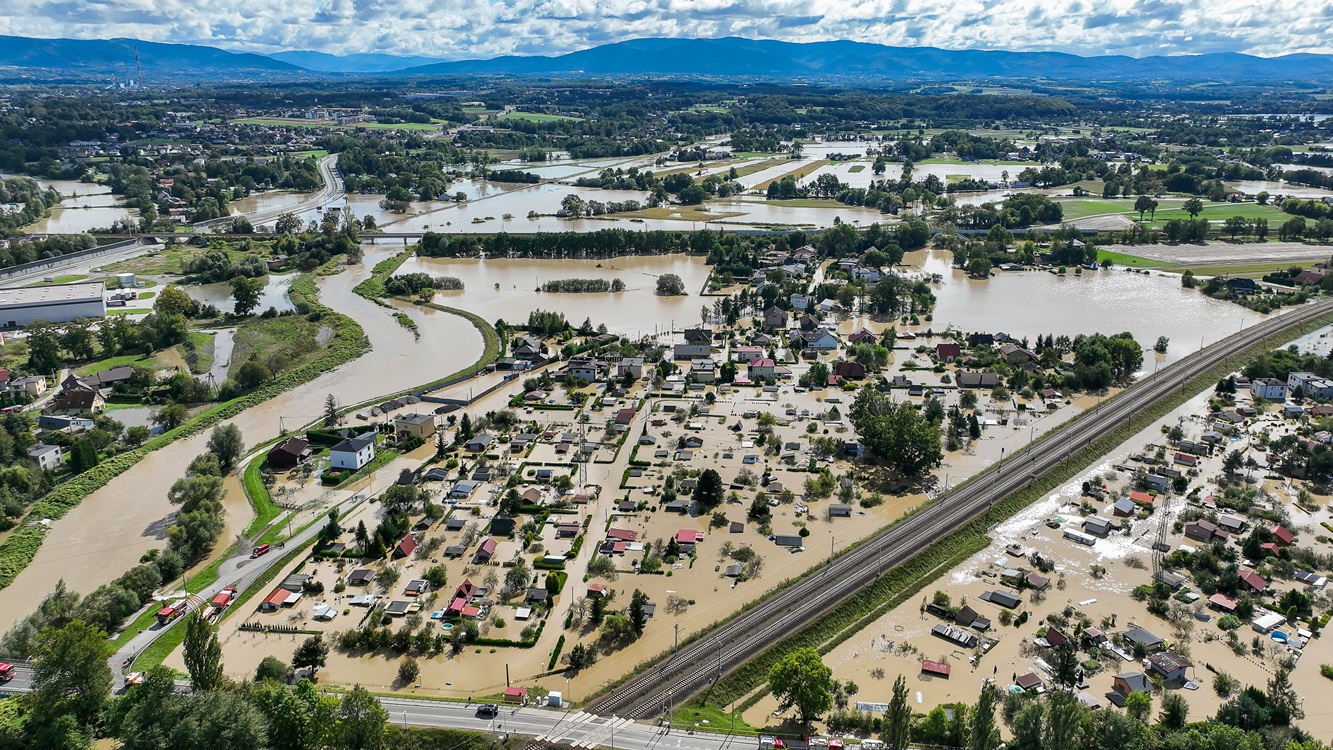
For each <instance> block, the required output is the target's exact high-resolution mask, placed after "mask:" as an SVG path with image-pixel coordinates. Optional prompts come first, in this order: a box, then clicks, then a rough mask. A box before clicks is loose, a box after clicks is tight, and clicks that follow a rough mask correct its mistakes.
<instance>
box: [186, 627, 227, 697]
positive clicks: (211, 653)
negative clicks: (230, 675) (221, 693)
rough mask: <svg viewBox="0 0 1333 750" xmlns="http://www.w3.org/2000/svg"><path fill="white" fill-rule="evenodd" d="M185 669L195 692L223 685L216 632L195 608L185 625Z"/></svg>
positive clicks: (220, 648)
mask: <svg viewBox="0 0 1333 750" xmlns="http://www.w3.org/2000/svg"><path fill="white" fill-rule="evenodd" d="M184 650H185V669H186V670H187V671H188V672H189V673H190V687H191V688H192V689H193V690H194V691H195V692H196V693H202V692H206V691H209V690H216V689H218V688H220V687H222V685H223V682H224V680H223V677H222V644H220V643H218V634H217V632H216V631H214V630H213V627H212V626H211V625H209V624H208V620H205V619H204V613H203V610H197V611H196V612H195V614H194V615H193V616H192V617H190V619H189V622H187V623H186V625H185V646H184Z"/></svg>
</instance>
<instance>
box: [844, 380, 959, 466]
mask: <svg viewBox="0 0 1333 750" xmlns="http://www.w3.org/2000/svg"><path fill="white" fill-rule="evenodd" d="M851 420H852V425H853V426H854V427H855V428H856V431H857V433H858V434H859V435H860V436H861V439H862V440H864V441H865V443H866V445H867V446H869V447H870V450H871V452H872V453H874V454H875V455H876V456H878V457H879V458H882V459H884V460H886V461H888V463H889V464H890V465H891V466H892V467H893V468H894V469H896V470H897V471H898V472H900V473H902V474H905V475H907V476H919V475H921V474H923V473H925V472H927V471H929V470H930V469H933V468H935V467H936V466H938V465H939V464H940V462H941V461H942V460H943V459H944V451H943V449H942V448H941V446H940V430H939V428H938V427H937V426H935V425H933V424H931V423H930V422H929V421H928V420H927V419H926V418H925V417H924V416H922V414H921V413H920V412H918V411H917V410H916V408H915V407H914V406H913V405H912V404H910V403H906V402H904V403H902V404H896V403H894V402H892V401H890V400H889V398H888V397H887V396H886V395H885V394H882V393H879V392H878V391H876V390H875V389H874V388H873V387H870V386H866V387H865V388H862V389H861V390H860V391H859V392H858V393H857V395H856V400H855V401H853V403H852V408H851Z"/></svg>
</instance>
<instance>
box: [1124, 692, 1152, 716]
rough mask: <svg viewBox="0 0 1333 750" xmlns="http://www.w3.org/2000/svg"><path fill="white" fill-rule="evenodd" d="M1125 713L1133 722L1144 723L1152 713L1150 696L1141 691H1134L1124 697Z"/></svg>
mask: <svg viewBox="0 0 1333 750" xmlns="http://www.w3.org/2000/svg"><path fill="white" fill-rule="evenodd" d="M1125 713H1127V714H1129V715H1130V716H1132V717H1134V720H1135V721H1138V722H1140V723H1145V722H1147V721H1148V716H1149V715H1150V714H1151V713H1152V696H1151V695H1149V694H1148V693H1145V692H1143V691H1142V690H1136V691H1134V692H1132V693H1130V694H1129V695H1127V696H1125Z"/></svg>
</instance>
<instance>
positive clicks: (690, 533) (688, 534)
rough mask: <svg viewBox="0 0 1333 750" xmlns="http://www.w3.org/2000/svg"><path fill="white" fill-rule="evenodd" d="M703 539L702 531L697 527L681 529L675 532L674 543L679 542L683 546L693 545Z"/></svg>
mask: <svg viewBox="0 0 1333 750" xmlns="http://www.w3.org/2000/svg"><path fill="white" fill-rule="evenodd" d="M703 540H704V533H703V532H702V531H699V530H697V529H681V530H680V531H677V532H676V544H679V545H681V546H682V547H684V546H685V545H689V546H691V547H693V546H694V545H696V544H698V543H700V542H702V541H703Z"/></svg>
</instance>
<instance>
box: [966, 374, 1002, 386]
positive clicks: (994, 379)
mask: <svg viewBox="0 0 1333 750" xmlns="http://www.w3.org/2000/svg"><path fill="white" fill-rule="evenodd" d="M999 384H1000V376H999V375H997V374H995V373H993V372H960V373H958V387H959V388H994V387H995V386H997V385H999Z"/></svg>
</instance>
